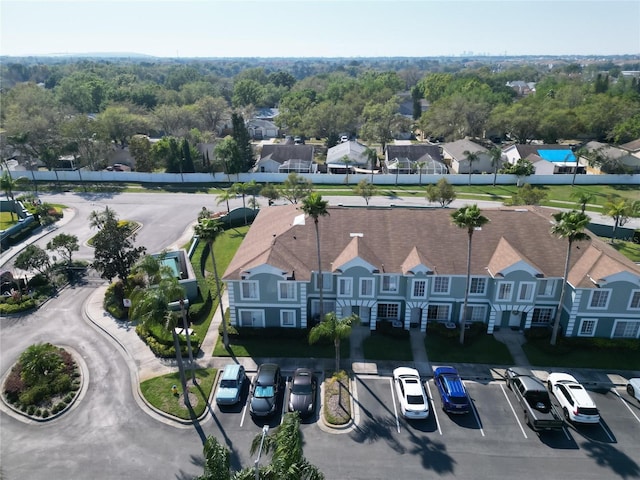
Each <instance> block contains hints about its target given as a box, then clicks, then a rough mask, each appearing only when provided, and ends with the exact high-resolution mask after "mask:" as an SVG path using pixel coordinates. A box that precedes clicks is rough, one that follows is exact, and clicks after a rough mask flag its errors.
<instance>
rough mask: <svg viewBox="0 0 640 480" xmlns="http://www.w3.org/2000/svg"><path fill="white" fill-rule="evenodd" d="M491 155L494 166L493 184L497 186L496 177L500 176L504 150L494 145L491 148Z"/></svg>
mask: <svg viewBox="0 0 640 480" xmlns="http://www.w3.org/2000/svg"><path fill="white" fill-rule="evenodd" d="M489 156H490V157H491V167H492V168H493V186H494V187H495V186H496V178H497V177H498V170H500V164H501V163H502V150H501V149H500V148H498V147H493V148H492V149H491V150H489Z"/></svg>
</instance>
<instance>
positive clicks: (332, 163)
mask: <svg viewBox="0 0 640 480" xmlns="http://www.w3.org/2000/svg"><path fill="white" fill-rule="evenodd" d="M366 150H367V146H366V145H362V144H361V143H358V142H356V141H355V140H349V141H348V142H342V143H339V144H337V145H335V146H333V147H331V148H330V149H329V150H327V161H326V165H327V173H347V170H349V172H354V171H361V172H362V171H364V170H366V169H369V170H367V171H370V168H371V166H370V161H369V157H368V156H367V153H366Z"/></svg>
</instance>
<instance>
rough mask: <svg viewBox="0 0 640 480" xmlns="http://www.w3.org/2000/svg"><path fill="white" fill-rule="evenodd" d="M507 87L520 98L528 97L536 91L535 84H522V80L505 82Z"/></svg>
mask: <svg viewBox="0 0 640 480" xmlns="http://www.w3.org/2000/svg"><path fill="white" fill-rule="evenodd" d="M507 87H509V88H512V89H513V90H515V92H516V93H517V94H518V96H520V97H524V96H525V95H529V94H531V93H534V92H535V91H536V83H535V82H524V81H522V80H515V81H512V82H507Z"/></svg>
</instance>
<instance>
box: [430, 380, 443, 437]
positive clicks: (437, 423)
mask: <svg viewBox="0 0 640 480" xmlns="http://www.w3.org/2000/svg"><path fill="white" fill-rule="evenodd" d="M426 385H427V391H428V392H429V402H430V403H431V411H432V412H433V417H434V418H435V419H436V426H437V427H438V433H439V434H440V435H442V429H441V428H440V421H439V420H438V414H437V413H436V404H435V402H434V401H433V395H431V388H430V387H429V382H426Z"/></svg>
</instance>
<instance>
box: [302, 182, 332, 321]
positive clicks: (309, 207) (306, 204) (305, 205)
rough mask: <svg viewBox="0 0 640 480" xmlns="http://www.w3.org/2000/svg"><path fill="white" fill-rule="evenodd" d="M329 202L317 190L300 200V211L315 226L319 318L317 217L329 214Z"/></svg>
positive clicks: (321, 283)
mask: <svg viewBox="0 0 640 480" xmlns="http://www.w3.org/2000/svg"><path fill="white" fill-rule="evenodd" d="M328 205H329V202H327V201H326V200H323V199H322V195H320V194H319V193H317V192H311V193H310V194H309V195H308V196H307V197H306V198H304V199H303V200H302V211H303V212H304V213H305V214H307V215H308V216H310V217H311V218H313V223H314V225H315V228H316V251H317V254H318V288H319V289H320V310H319V312H320V319H322V318H323V314H324V312H323V307H324V305H323V304H322V302H323V297H322V290H323V287H324V284H323V281H322V259H321V258H320V228H319V226H318V218H320V217H324V216H325V215H329V212H328V211H327V206H328Z"/></svg>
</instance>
